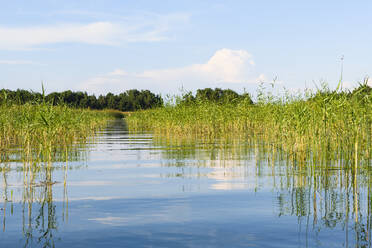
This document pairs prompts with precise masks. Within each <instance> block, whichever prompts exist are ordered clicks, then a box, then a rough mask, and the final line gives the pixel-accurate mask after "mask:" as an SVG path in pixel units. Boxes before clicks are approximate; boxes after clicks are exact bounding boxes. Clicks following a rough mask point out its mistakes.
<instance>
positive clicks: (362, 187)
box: [0, 121, 372, 247]
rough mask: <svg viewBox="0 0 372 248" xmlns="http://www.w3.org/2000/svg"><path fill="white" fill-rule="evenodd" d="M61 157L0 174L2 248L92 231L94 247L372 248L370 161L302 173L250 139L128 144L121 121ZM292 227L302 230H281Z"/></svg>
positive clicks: (314, 164)
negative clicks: (272, 236)
mask: <svg viewBox="0 0 372 248" xmlns="http://www.w3.org/2000/svg"><path fill="white" fill-rule="evenodd" d="M63 153H64V154H63ZM57 154H59V155H57V156H56V157H55V159H54V161H52V162H50V163H37V164H24V163H21V162H20V161H19V160H11V161H8V162H3V163H1V166H0V168H1V173H2V200H1V202H2V207H1V211H0V214H1V216H2V231H3V235H2V236H1V237H4V238H2V239H1V241H0V245H5V246H6V245H8V246H14V244H21V246H23V247H56V246H57V247H58V246H67V245H68V246H69V247H72V246H74V243H73V242H72V241H71V240H72V239H73V235H71V232H72V231H70V229H72V228H74V229H73V230H75V231H76V233H77V235H78V236H83V235H84V233H89V231H91V229H92V228H96V229H97V230H98V231H97V232H96V233H95V236H96V237H97V239H96V240H95V241H97V240H100V241H102V240H110V242H114V243H111V245H110V246H115V245H116V246H118V245H119V244H122V242H124V239H128V238H130V240H132V241H131V242H133V243H130V244H132V245H129V246H136V247H138V246H145V245H154V243H152V242H151V239H150V238H149V235H150V234H153V233H155V234H156V236H157V239H159V240H162V241H164V240H169V237H172V240H173V241H179V243H177V244H178V245H181V246H188V245H189V246H192V244H194V243H192V244H190V243H189V242H190V240H195V242H196V241H198V242H199V246H200V244H204V243H205V241H206V240H211V241H210V242H209V243H208V242H207V243H205V244H206V246H208V245H209V246H219V245H220V246H222V244H224V243H221V244H220V243H218V242H217V243H216V240H219V239H218V236H219V235H217V234H216V233H217V231H218V230H224V231H227V229H226V228H227V227H228V229H229V230H230V231H229V232H227V233H225V234H224V235H223V236H224V239H225V240H229V242H231V243H229V245H230V246H236V247H238V246H244V245H247V244H250V245H252V246H253V245H256V246H267V245H270V243H264V241H265V240H266V242H269V240H267V238H266V236H267V235H269V233H271V234H273V233H277V236H275V237H276V238H277V240H280V238H283V237H286V238H287V240H286V242H284V241H283V243H281V246H282V247H289V246H291V245H292V246H296V247H298V246H301V247H302V246H304V247H314V246H315V247H317V246H318V247H324V246H326V247H351V246H353V247H371V225H372V224H371V223H372V215H371V204H372V198H371V197H372V194H371V193H372V192H371V176H372V170H371V167H370V166H371V165H372V164H371V162H370V161H369V162H366V161H363V162H361V163H360V164H358V166H354V165H352V164H351V166H345V164H347V163H345V161H337V160H332V159H329V160H327V161H322V160H316V159H313V160H309V161H304V160H302V159H301V158H299V157H296V156H294V155H291V154H285V153H284V152H283V151H282V149H280V147H278V146H276V145H273V144H267V143H265V142H263V141H262V140H259V139H255V140H253V139H250V138H249V137H245V138H244V139H241V140H230V141H222V140H215V141H213V142H211V141H205V140H204V141H203V140H200V141H198V142H195V141H189V140H179V139H172V138H169V137H168V138H164V137H160V138H159V137H158V138H153V137H152V135H151V134H150V133H128V131H127V130H126V127H125V126H124V123H123V122H121V121H116V122H113V123H111V124H110V125H109V126H108V127H107V129H106V130H105V131H103V132H101V133H100V134H99V135H98V136H97V137H95V138H94V139H91V140H90V142H88V143H86V144H79V145H76V146H75V149H72V148H71V149H70V150H69V151H68V152H67V153H66V151H63V152H62V151H61V152H60V153H57ZM327 156H328V155H327ZM328 157H331V156H328ZM66 158H68V159H67V163H66V162H64V161H65V160H66ZM35 163H36V162H35ZM221 213H223V214H221ZM71 214H72V216H73V217H71ZM221 216H222V217H223V218H224V219H223V221H221V222H218V221H217V220H218V219H220V218H222V217H221ZM287 218H288V219H291V218H296V221H295V223H296V226H291V225H288V226H285V227H284V226H283V230H284V231H282V230H280V228H281V226H278V225H275V224H274V223H287ZM69 222H72V223H71V224H70V223H69ZM221 223H222V224H221ZM268 223H269V224H268ZM288 223H291V222H288ZM73 226H74V227H73ZM196 226H199V227H198V228H199V229H198V228H196ZM252 226H253V227H252ZM243 227H245V228H243ZM18 228H20V229H18ZM218 228H219V229H218ZM96 229H94V230H96ZM105 230H106V231H105ZM132 230H136V232H134V231H132ZM159 230H161V231H159ZM174 230H179V232H175V231H174ZM191 230H192V231H191ZM195 230H199V231H200V232H203V230H204V231H205V233H202V234H200V233H198V234H195V232H196V231H195ZM244 230H245V232H244ZM255 230H262V232H257V231H256V232H255ZM288 230H290V231H292V232H293V230H294V232H295V233H296V238H293V235H292V234H291V233H289V232H288V233H286V232H287V231H288ZM115 231H117V232H118V234H117V236H114V238H113V237H111V238H109V237H105V235H107V236H109V234H111V235H114V234H115ZM187 232H188V233H187ZM185 233H187V235H186V234H185ZM198 235H199V236H198ZM202 235H204V236H202ZM133 237H137V238H136V239H134V238H133ZM198 237H199V238H198ZM238 237H239V238H238ZM133 239H134V240H133ZM199 239H200V240H199ZM293 239H294V240H295V241H293ZM6 240H8V241H9V243H6V242H7V241H6ZM77 240H78V239H77ZM128 240H129V239H128ZM145 240H147V241H148V242H149V243H145ZM19 241H21V243H17V242H19ZM220 241H221V240H220ZM66 242H69V243H66ZM115 242H116V243H115ZM141 242H142V243H141ZM226 242H227V241H226ZM244 242H249V243H244ZM260 242H261V243H260ZM272 242H275V241H272ZM291 242H292V243H291ZM58 244H59V245H58ZM162 244H164V243H162ZM293 244H294V245H293ZM85 245H86V246H88V245H89V246H90V247H94V246H96V244H95V242H93V241H92V242H91V243H86V244H85ZM194 245H195V244H194ZM271 245H272V244H271ZM17 246H18V245H17ZM82 246H83V245H82ZM97 246H98V245H97ZM154 246H160V245H154ZM196 246H198V245H196Z"/></svg>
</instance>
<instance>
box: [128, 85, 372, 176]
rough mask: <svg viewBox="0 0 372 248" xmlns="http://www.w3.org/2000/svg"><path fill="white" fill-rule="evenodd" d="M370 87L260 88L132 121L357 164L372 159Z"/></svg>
mask: <svg viewBox="0 0 372 248" xmlns="http://www.w3.org/2000/svg"><path fill="white" fill-rule="evenodd" d="M369 89H370V87H368V85H367V82H365V83H364V84H361V85H360V87H359V88H358V89H356V90H354V91H353V92H349V93H346V92H342V91H338V90H334V91H331V90H329V89H327V88H324V89H322V90H319V91H316V92H310V91H306V92H303V93H301V94H297V95H290V94H285V95H282V96H274V95H273V94H271V93H265V94H262V93H261V94H259V97H258V101H257V103H255V104H251V103H250V102H245V101H239V102H237V103H234V102H224V103H214V102H210V101H198V102H194V103H188V104H184V103H183V102H182V101H181V102H179V103H178V104H176V105H168V106H166V107H164V108H158V109H152V110H145V111H138V112H135V113H133V114H131V115H130V116H128V117H127V122H128V126H129V128H130V130H138V129H142V130H143V129H145V130H152V131H154V132H155V134H156V135H157V136H162V137H168V138H169V139H171V140H177V139H178V140H180V139H182V140H198V141H199V142H202V143H203V142H204V143H205V142H207V143H208V142H216V141H217V142H226V141H228V140H237V139H238V140H241V141H247V140H256V141H257V142H262V143H265V144H266V145H267V146H269V147H275V148H276V149H281V150H283V151H284V152H286V153H287V154H288V155H290V156H292V157H293V159H294V160H296V161H303V163H305V162H306V161H316V162H318V163H319V162H320V163H327V162H328V161H329V160H333V161H339V162H340V163H342V164H343V166H349V167H354V169H358V165H360V164H370V162H371V153H372V146H371V140H372V136H371V135H372V134H371V127H372V122H371V118H372V95H371V91H370V90H369Z"/></svg>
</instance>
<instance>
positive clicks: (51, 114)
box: [0, 103, 116, 162]
mask: <svg viewBox="0 0 372 248" xmlns="http://www.w3.org/2000/svg"><path fill="white" fill-rule="evenodd" d="M112 115H116V113H111V112H104V111H91V110H88V109H72V108H69V107H67V106H52V105H50V104H47V103H40V104H25V105H8V104H2V105H0V162H6V161H12V160H21V161H23V162H38V161H39V162H40V161H52V160H54V159H56V157H61V156H63V155H64V154H66V156H67V151H68V150H69V149H70V147H71V146H73V145H74V144H76V143H79V142H82V141H84V140H85V139H86V138H87V137H89V136H91V135H92V134H94V132H95V131H96V130H97V129H99V128H101V127H102V126H103V125H104V124H105V123H106V121H107V119H108V118H113V117H112ZM65 159H67V157H66V158H65Z"/></svg>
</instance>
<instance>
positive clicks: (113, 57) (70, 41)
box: [0, 0, 372, 95]
mask: <svg viewBox="0 0 372 248" xmlns="http://www.w3.org/2000/svg"><path fill="white" fill-rule="evenodd" d="M0 3H1V8H0V87H1V88H9V89H17V88H23V89H32V90H36V91H40V89H41V82H42V81H43V82H44V84H45V86H46V89H47V91H48V92H51V91H62V90H67V89H72V90H82V91H87V92H89V93H95V94H97V95H98V94H105V93H107V92H109V91H111V92H114V93H119V92H122V91H125V90H128V89H132V88H137V89H150V90H152V91H153V92H156V93H161V94H163V95H165V94H168V93H171V94H174V93H179V92H180V89H181V88H184V89H185V90H195V89H197V88H204V87H222V88H231V89H234V90H237V91H239V92H242V91H243V90H244V89H245V90H247V91H249V92H252V93H254V91H255V90H256V88H257V86H258V84H259V83H260V82H271V81H272V80H273V79H274V78H276V83H277V84H278V86H279V87H285V88H287V89H290V90H295V89H299V88H305V87H311V88H313V87H314V85H315V84H318V85H319V84H320V82H321V81H327V82H328V83H329V84H330V85H331V86H335V85H336V84H337V81H338V80H339V77H340V68H341V60H340V58H341V56H344V77H343V78H344V85H345V87H352V86H353V85H356V84H357V82H358V81H361V80H363V78H364V77H365V76H368V75H371V72H372V59H371V58H372V47H371V44H372V28H371V26H370V25H369V21H370V19H371V17H370V16H371V13H372V2H371V1H306V2H305V1H265V0H262V1H247V0H245V1H239V0H235V1H233V0H231V1H227V0H226V1H219V0H214V1H209V0H198V1H193V0H187V1H182V0H178V1H165V0H162V1H139V0H137V1H125V0H122V1H114V0H102V1H101V0H90V1H84V0H80V1H79V0H75V1H69V0H65V1H56V0H55V1H51V0H50V1H47V0H44V1H33V0H28V1H5V0H4V1H3V0H1V1H0Z"/></svg>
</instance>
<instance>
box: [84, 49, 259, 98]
mask: <svg viewBox="0 0 372 248" xmlns="http://www.w3.org/2000/svg"><path fill="white" fill-rule="evenodd" d="M260 81H266V78H265V76H264V75H263V74H257V73H256V72H255V62H254V61H253V59H252V55H250V54H249V53H248V52H247V51H245V50H231V49H226V48H224V49H221V50H218V51H216V52H215V54H214V55H213V56H212V57H211V58H210V59H209V60H208V61H207V62H206V63H203V64H192V65H190V66H185V67H179V68H170V69H159V70H146V71H143V72H140V73H130V72H126V71H124V70H121V69H116V70H114V71H113V72H110V73H108V74H106V75H101V76H97V77H94V78H91V79H89V80H87V81H85V82H83V83H82V84H81V85H80V86H79V89H80V90H87V91H90V92H94V93H98V94H100V93H107V92H109V91H110V92H120V91H123V90H127V89H131V88H136V89H150V90H152V91H155V92H167V93H170V92H171V93H176V92H177V91H178V90H179V89H180V88H181V87H184V88H185V89H187V90H195V89H198V88H203V87H223V88H237V87H240V89H242V88H243V87H244V84H250V83H258V82H260Z"/></svg>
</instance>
